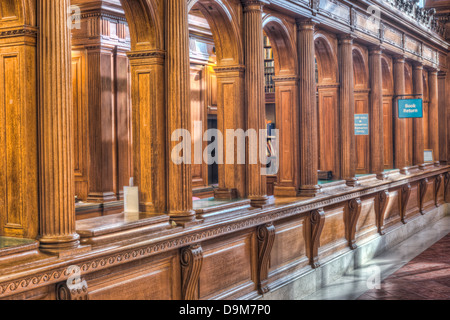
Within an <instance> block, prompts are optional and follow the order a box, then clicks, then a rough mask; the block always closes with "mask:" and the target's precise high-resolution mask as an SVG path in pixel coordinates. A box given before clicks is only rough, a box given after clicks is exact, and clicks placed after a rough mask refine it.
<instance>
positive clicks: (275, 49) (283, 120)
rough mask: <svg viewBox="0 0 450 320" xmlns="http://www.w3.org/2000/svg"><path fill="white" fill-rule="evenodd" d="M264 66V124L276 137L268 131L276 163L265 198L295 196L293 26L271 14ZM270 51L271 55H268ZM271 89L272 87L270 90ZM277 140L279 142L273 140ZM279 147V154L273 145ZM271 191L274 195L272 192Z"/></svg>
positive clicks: (265, 27)
mask: <svg viewBox="0 0 450 320" xmlns="http://www.w3.org/2000/svg"><path fill="white" fill-rule="evenodd" d="M263 30H264V33H265V37H266V39H267V40H266V42H265V52H266V55H265V66H266V88H269V87H270V88H273V90H266V119H267V120H266V122H267V124H268V127H270V128H273V127H276V128H277V129H278V130H279V136H278V137H275V136H274V135H272V134H271V132H270V133H269V132H268V141H267V143H268V144H269V147H268V148H269V150H270V151H269V155H270V156H271V157H272V161H277V162H278V172H277V173H276V174H275V176H274V177H273V178H272V180H273V181H276V183H275V186H274V187H272V186H271V184H270V181H271V179H270V178H271V177H270V176H269V177H268V195H271V194H275V195H276V196H296V195H297V192H298V188H299V170H301V168H298V157H299V147H298V146H299V143H298V139H296V138H295V137H298V136H299V122H298V121H299V115H298V93H297V92H298V87H297V71H296V70H297V63H296V56H297V54H296V50H295V43H294V41H293V33H294V32H295V27H294V26H293V25H291V24H289V23H288V22H287V21H285V20H282V19H280V18H278V17H276V16H273V15H271V14H266V15H265V16H264V17H263ZM271 52H272V54H271ZM272 86H273V87H272ZM276 139H278V141H276ZM274 144H277V145H278V147H279V148H278V154H276V152H273V148H272V147H273V145H274ZM272 190H273V192H272Z"/></svg>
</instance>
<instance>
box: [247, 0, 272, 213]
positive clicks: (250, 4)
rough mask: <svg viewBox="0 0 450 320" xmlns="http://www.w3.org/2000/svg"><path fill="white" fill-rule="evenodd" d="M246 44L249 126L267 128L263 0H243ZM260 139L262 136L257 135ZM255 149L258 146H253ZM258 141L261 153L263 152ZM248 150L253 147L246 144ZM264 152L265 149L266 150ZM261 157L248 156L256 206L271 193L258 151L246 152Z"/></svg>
mask: <svg viewBox="0 0 450 320" xmlns="http://www.w3.org/2000/svg"><path fill="white" fill-rule="evenodd" d="M242 2H243V5H244V45H245V64H246V71H245V101H246V104H247V106H246V112H247V130H252V129H253V130H256V133H257V135H258V137H259V131H260V130H265V129H266V106H265V93H264V41H263V26H262V6H263V1H257V0H243V1H242ZM258 140H259V139H258ZM253 149H255V150H256V148H253ZM259 149H260V148H259V145H258V153H260V151H262V150H259ZM247 150H249V151H255V150H251V149H250V148H249V146H247ZM264 152H265V151H264ZM250 158H258V160H257V161H256V164H252V163H250V162H251V161H249V160H247V161H248V162H247V196H248V198H249V199H250V200H251V205H252V206H254V207H264V206H267V205H269V204H270V203H271V202H272V201H273V198H272V197H268V196H267V182H266V176H265V175H263V174H262V172H261V169H262V165H261V163H260V161H259V158H260V157H259V154H258V155H254V154H247V159H250Z"/></svg>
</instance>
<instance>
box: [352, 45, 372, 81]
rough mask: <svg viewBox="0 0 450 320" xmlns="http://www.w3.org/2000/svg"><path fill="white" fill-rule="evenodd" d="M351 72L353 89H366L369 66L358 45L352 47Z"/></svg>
mask: <svg viewBox="0 0 450 320" xmlns="http://www.w3.org/2000/svg"><path fill="white" fill-rule="evenodd" d="M353 72H354V81H355V83H354V85H355V88H367V87H368V84H369V79H368V75H369V64H368V62H367V58H366V55H365V53H364V51H363V49H362V48H361V47H360V46H359V45H354V46H353Z"/></svg>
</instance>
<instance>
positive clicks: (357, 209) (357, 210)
mask: <svg viewBox="0 0 450 320" xmlns="http://www.w3.org/2000/svg"><path fill="white" fill-rule="evenodd" d="M361 204H362V202H361V199H360V198H356V199H352V200H350V201H349V202H348V216H347V219H346V220H347V221H346V229H347V240H348V245H349V246H350V249H352V250H355V249H356V225H357V223H358V219H359V216H360V214H361V208H362V205H361Z"/></svg>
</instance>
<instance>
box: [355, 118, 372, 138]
mask: <svg viewBox="0 0 450 320" xmlns="http://www.w3.org/2000/svg"><path fill="white" fill-rule="evenodd" d="M355 135H357V136H368V135H369V115H368V114H366V113H362V114H355Z"/></svg>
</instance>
